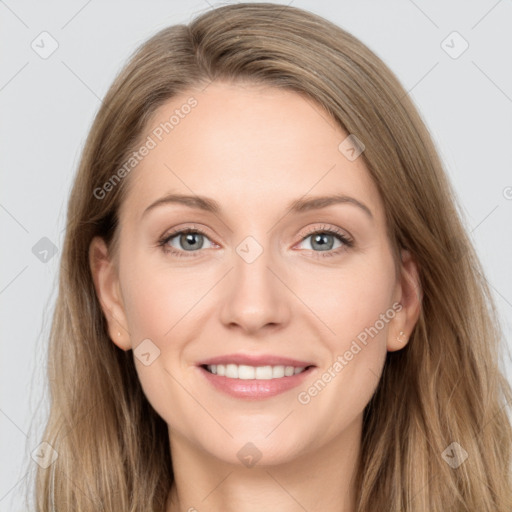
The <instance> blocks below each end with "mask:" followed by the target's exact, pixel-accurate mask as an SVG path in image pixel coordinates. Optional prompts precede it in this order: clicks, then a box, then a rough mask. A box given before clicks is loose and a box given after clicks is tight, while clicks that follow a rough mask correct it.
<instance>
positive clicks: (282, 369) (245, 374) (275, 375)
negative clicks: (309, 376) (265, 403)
mask: <svg viewBox="0 0 512 512" xmlns="http://www.w3.org/2000/svg"><path fill="white" fill-rule="evenodd" d="M206 368H207V370H208V371H209V372H211V373H213V374H215V375H220V376H224V377H227V378H228V379H242V380H247V379H256V380H270V379H280V378H281V377H291V376H292V375H296V374H297V373H301V372H303V371H304V367H297V368H295V367H293V366H248V365H245V364H240V365H238V364H212V365H208V366H207V367H206Z"/></svg>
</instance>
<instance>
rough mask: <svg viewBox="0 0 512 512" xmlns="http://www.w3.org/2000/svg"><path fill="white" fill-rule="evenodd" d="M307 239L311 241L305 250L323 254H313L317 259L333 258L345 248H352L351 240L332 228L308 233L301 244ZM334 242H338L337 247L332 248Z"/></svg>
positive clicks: (316, 229) (322, 228) (318, 229)
mask: <svg viewBox="0 0 512 512" xmlns="http://www.w3.org/2000/svg"><path fill="white" fill-rule="evenodd" d="M308 239H311V241H310V242H309V245H310V247H306V249H309V250H312V251H314V252H315V253H325V254H315V256H319V257H323V256H334V255H336V254H339V253H340V252H342V251H344V250H346V248H347V247H348V248H350V247H353V246H354V242H353V240H352V239H351V238H349V237H348V236H347V235H346V234H344V233H343V232H341V231H339V230H338V229H336V228H332V227H323V226H322V227H320V228H315V229H313V230H311V231H309V232H308V234H307V235H306V236H304V237H303V238H302V240H301V243H303V242H305V241H307V240H308ZM336 241H338V244H339V245H338V246H337V247H334V246H335V242H336Z"/></svg>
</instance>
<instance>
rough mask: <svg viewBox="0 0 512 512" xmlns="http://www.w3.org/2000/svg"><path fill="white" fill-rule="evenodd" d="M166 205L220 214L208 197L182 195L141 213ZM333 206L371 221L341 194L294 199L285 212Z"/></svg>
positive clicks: (362, 206) (358, 203) (367, 210)
mask: <svg viewBox="0 0 512 512" xmlns="http://www.w3.org/2000/svg"><path fill="white" fill-rule="evenodd" d="M167 204H182V205H184V206H188V207H189V208H195V209H198V210H204V211H207V212H211V213H214V214H216V215H217V214H220V213H221V210H222V209H221V207H220V204H219V203H218V202H217V201H215V200H214V199H211V198H209V197H204V196H197V195H183V194H167V195H165V196H163V197H161V198H160V199H157V200H156V201H155V202H153V203H151V204H150V205H149V206H148V207H147V208H146V209H145V210H144V212H143V213H142V216H143V217H144V216H145V215H146V214H147V213H148V212H149V211H151V210H153V209H154V208H156V207H158V206H162V205H167ZM334 204H351V205H354V206H357V207H358V208H360V209H361V210H362V211H364V212H365V213H366V214H367V215H368V216H369V217H370V218H371V219H373V214H372V212H371V210H370V208H368V206H366V205H365V204H364V203H362V202H361V201H358V200H357V199H355V198H354V197H350V196H346V195H343V194H334V195H329V196H319V197H312V198H309V199H303V198H300V199H295V200H294V201H292V202H291V203H289V204H288V207H287V209H286V210H287V211H291V212H293V213H303V212H306V211H311V210H319V209H321V208H327V207H328V206H331V205H334Z"/></svg>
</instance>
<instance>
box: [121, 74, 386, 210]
mask: <svg viewBox="0 0 512 512" xmlns="http://www.w3.org/2000/svg"><path fill="white" fill-rule="evenodd" d="M348 136H349V134H348V133H346V132H345V131H344V130H342V129H341V128H340V127H339V126H338V125H337V124H336V123H335V121H334V120H333V119H332V118H331V117H330V116H329V115H328V114H327V112H326V111H325V110H324V109H323V108H322V107H321V106H319V105H318V104H317V103H315V102H313V101H312V100H311V99H309V98H306V97H305V96H303V95H300V94H298V93H295V92H292V91H289V90H282V89H277V88H271V87H261V86H255V85H245V84H244V85H241V84H230V83H212V84H210V85H209V86H207V88H206V89H205V90H203V91H201V90H191V91H189V92H187V93H184V94H181V95H180V96H177V97H175V98H172V99H171V100H169V101H168V102H166V103H165V104H164V105H162V106H161V107H160V108H159V109H157V111H156V112H155V114H154V115H153V116H152V118H151V120H150V121H149V122H148V125H147V127H146V130H145V131H144V132H143V134H142V137H141V140H142V143H144V142H146V143H147V144H146V145H147V146H148V147H150V148H151V149H149V150H148V151H146V152H145V153H146V154H145V156H144V157H142V158H140V161H139V163H138V164H137V165H136V167H135V168H134V169H133V171H131V173H130V175H129V178H128V179H129V184H128V185H129V186H128V192H127V196H126V199H125V202H124V204H123V207H122V210H123V209H124V210H125V214H126V215H129V216H138V217H140V215H141V214H142V212H143V211H144V209H145V208H146V207H147V205H148V204H150V203H151V202H153V201H155V200H156V199H158V198H159V197H161V196H163V195H166V194H169V193H173V192H175V193H181V194H188V195H196V194H197V195H201V196H208V197H212V198H215V199H216V200H217V201H218V202H220V203H221V205H222V208H223V209H224V208H225V209H226V210H229V209H230V208H232V209H233V211H234V212H235V214H236V215H239V214H240V212H241V211H243V212H244V214H245V213H247V214H252V213H261V211H262V208H264V209H265V210H268V211H270V210H275V211H278V210H279V209H280V208H282V207H283V206H284V205H285V204H289V203H290V202H291V201H293V200H295V199H298V198H301V197H304V196H310V195H311V196H318V195H328V194H329V195H331V194H333V193H340V194H345V195H350V196H353V197H355V198H357V199H360V200H361V201H363V202H365V203H366V204H369V205H370V206H371V210H372V212H373V214H374V216H376V217H377V218H379V217H382V216H383V212H382V202H381V199H380V197H379V194H378V191H377V189H376V187H375V184H374V183H373V181H372V179H371V177H370V175H369V173H368V171H367V169H366V166H365V164H364V162H363V159H362V158H356V159H355V160H351V159H349V158H348V157H347V153H346V151H345V149H344V148H346V143H347V142H345V143H344V142H343V141H345V139H346V138H347V137H348ZM340 144H342V146H341V149H340ZM122 216H123V212H122Z"/></svg>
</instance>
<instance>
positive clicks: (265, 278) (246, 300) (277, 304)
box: [220, 250, 292, 336]
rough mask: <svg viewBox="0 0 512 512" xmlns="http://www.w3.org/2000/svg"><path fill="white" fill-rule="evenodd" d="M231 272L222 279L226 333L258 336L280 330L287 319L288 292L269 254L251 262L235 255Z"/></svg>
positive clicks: (222, 313)
mask: <svg viewBox="0 0 512 512" xmlns="http://www.w3.org/2000/svg"><path fill="white" fill-rule="evenodd" d="M233 261H234V263H233V269H232V270H231V272H229V274H228V275H227V276H226V278H225V280H224V281H225V282H224V290H225V291H224V293H223V294H222V299H221V300H222V305H221V308H220V318H221V321H222V323H223V324H224V325H225V326H226V327H227V328H228V329H239V330H241V331H243V332H244V333H246V334H251V335H253V336H254V335H256V336H257V335H258V334H259V333H260V332H261V333H264V332H267V331H268V330H280V329H283V328H284V327H285V326H286V325H287V324H288V322H289V319H290V304H289V301H290V299H291V296H292V294H291V292H290V291H289V290H288V289H287V287H286V285H285V284H283V282H286V277H285V276H284V275H280V274H283V272H280V271H279V265H277V264H276V262H275V260H273V259H272V257H271V255H270V251H267V250H263V252H262V253H261V254H260V255H259V256H258V257H257V258H256V259H255V260H254V261H251V258H245V257H244V254H243V252H239V253H238V252H234V255H233Z"/></svg>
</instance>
